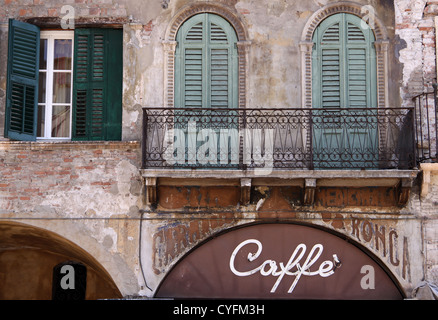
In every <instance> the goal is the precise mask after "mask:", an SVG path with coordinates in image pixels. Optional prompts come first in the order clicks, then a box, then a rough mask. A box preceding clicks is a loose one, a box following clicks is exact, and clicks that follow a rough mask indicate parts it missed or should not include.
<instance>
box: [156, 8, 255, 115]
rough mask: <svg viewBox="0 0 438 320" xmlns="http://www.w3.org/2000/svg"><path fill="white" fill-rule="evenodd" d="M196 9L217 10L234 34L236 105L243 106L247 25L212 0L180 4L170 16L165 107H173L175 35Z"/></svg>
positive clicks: (165, 56) (166, 48)
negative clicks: (236, 58)
mask: <svg viewBox="0 0 438 320" xmlns="http://www.w3.org/2000/svg"><path fill="white" fill-rule="evenodd" d="M199 13H212V14H217V15H219V16H221V17H222V18H224V19H225V20H227V21H228V22H229V23H230V24H231V25H232V27H233V28H234V30H235V31H236V35H237V40H238V41H237V53H238V105H239V108H244V107H245V106H246V97H247V86H246V79H247V65H248V51H249V45H250V41H249V40H248V32H247V28H246V26H245V25H244V23H243V22H242V20H241V19H240V18H239V16H238V15H237V13H235V12H233V11H232V10H230V9H229V8H228V7H226V6H224V5H222V4H218V3H212V2H197V3H191V4H188V5H186V6H184V7H182V8H181V9H180V10H179V11H178V12H177V13H176V14H175V16H174V17H173V18H172V19H171V21H170V23H169V25H168V27H167V29H166V33H165V37H164V41H163V46H164V107H167V108H172V107H173V106H174V103H175V96H174V94H175V92H174V89H175V81H174V77H175V49H176V45H177V42H176V35H177V32H178V30H179V28H180V27H181V25H182V24H183V23H184V22H185V21H186V20H187V19H189V18H190V17H192V16H194V15H196V14H199Z"/></svg>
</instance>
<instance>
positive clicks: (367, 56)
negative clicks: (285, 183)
mask: <svg viewBox="0 0 438 320" xmlns="http://www.w3.org/2000/svg"><path fill="white" fill-rule="evenodd" d="M374 42H375V37H374V33H373V30H372V29H371V28H370V27H369V26H368V25H367V24H366V22H365V21H364V20H362V19H361V18H359V17H358V16H356V15H353V14H348V13H337V14H334V15H331V16H329V17H328V18H326V19H324V20H323V21H322V22H321V23H320V24H319V25H318V27H317V28H316V29H315V32H314V34H313V43H314V48H313V51H312V108H313V109H314V110H313V113H312V115H313V119H312V121H313V124H314V125H313V154H314V157H313V161H314V166H315V168H327V167H332V168H349V167H355V168H376V167H377V163H378V160H379V142H378V121H377V109H376V108H377V107H378V99H377V75H376V73H377V72H376V52H375V46H374Z"/></svg>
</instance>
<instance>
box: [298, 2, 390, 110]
mask: <svg viewBox="0 0 438 320" xmlns="http://www.w3.org/2000/svg"><path fill="white" fill-rule="evenodd" d="M363 7H364V6H363V5H361V4H358V3H355V2H349V1H342V2H336V3H332V4H328V5H326V6H324V7H322V8H321V9H319V10H318V11H316V12H315V13H314V14H313V15H312V16H311V17H310V18H309V20H308V21H307V23H306V25H305V26H304V29H303V32H302V34H301V42H300V51H301V85H302V106H303V107H304V108H311V107H312V50H313V41H312V38H313V33H314V31H315V29H316V28H317V27H318V25H319V24H320V23H321V22H322V21H323V20H324V19H326V18H328V17H329V16H331V15H334V14H337V13H349V14H353V15H356V16H358V17H359V18H361V19H364V21H365V22H368V16H367V15H368V14H369V12H368V11H367V10H362V8H363ZM373 19H374V20H373V22H374V28H373V32H374V36H375V39H376V41H375V43H374V45H375V48H376V65H377V70H376V71H377V105H378V107H379V108H383V107H388V52H387V51H388V45H389V40H388V34H387V31H386V28H385V26H384V24H383V23H382V21H381V20H380V19H379V18H378V17H377V16H374V17H373Z"/></svg>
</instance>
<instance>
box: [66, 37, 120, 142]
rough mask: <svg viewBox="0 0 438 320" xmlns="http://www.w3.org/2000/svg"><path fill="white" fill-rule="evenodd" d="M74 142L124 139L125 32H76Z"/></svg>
mask: <svg viewBox="0 0 438 320" xmlns="http://www.w3.org/2000/svg"><path fill="white" fill-rule="evenodd" d="M74 48H75V54H74V56H75V67H74V76H73V79H74V85H73V139H74V140H120V139H121V121H122V30H119V29H76V30H75V46H74Z"/></svg>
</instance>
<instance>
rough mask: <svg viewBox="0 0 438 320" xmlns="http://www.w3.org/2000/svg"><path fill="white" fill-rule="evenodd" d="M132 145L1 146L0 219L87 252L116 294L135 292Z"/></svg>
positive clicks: (136, 182)
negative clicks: (27, 226)
mask: <svg viewBox="0 0 438 320" xmlns="http://www.w3.org/2000/svg"><path fill="white" fill-rule="evenodd" d="M139 162H140V149H139V144H138V143H137V142H107V143H100V144H96V143H28V142H15V143H11V142H3V143H0V177H1V179H0V218H1V219H6V220H7V219H10V220H12V221H15V220H16V221H21V222H23V223H27V224H30V225H35V226H38V227H42V228H44V229H47V230H51V231H53V232H55V233H57V234H59V235H61V236H63V237H65V238H66V239H68V240H71V241H73V242H75V243H76V244H77V245H79V246H80V247H82V248H83V249H84V250H86V251H87V252H90V253H91V254H92V255H93V256H94V257H95V258H96V259H97V260H98V261H99V262H100V263H102V264H103V265H104V267H105V268H106V269H107V270H108V272H109V273H110V274H111V276H112V277H113V279H114V281H115V282H116V284H117V286H118V287H119V290H120V291H121V292H122V294H123V295H126V294H135V293H136V292H137V290H138V287H139V284H138V281H139V280H138V279H137V278H140V277H141V274H140V273H139V270H138V238H139V234H138V231H139V220H138V219H139V208H141V207H142V182H141V178H140V176H139V172H138V167H139Z"/></svg>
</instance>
